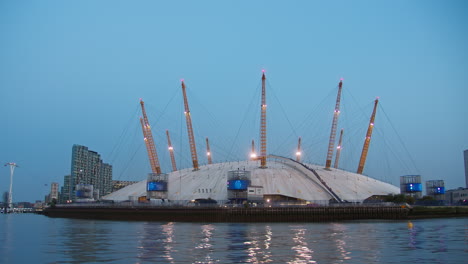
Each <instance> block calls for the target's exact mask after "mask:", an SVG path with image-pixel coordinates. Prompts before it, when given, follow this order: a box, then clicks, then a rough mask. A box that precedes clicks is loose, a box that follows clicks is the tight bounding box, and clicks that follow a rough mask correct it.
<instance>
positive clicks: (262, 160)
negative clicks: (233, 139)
mask: <svg viewBox="0 0 468 264" xmlns="http://www.w3.org/2000/svg"><path fill="white" fill-rule="evenodd" d="M265 80H266V78H265V70H262V105H261V117H260V157H259V158H260V168H262V169H265V168H266V167H267V166H266V158H267V157H266V151H267V150H266V148H267V137H266V136H267V134H266V133H267V130H266V129H267V128H266V125H267V124H266V108H267V105H266V88H265Z"/></svg>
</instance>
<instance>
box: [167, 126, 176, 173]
mask: <svg viewBox="0 0 468 264" xmlns="http://www.w3.org/2000/svg"><path fill="white" fill-rule="evenodd" d="M166 136H167V148H168V149H169V155H170V156H171V163H172V171H176V170H177V166H176V161H175V157H174V148H173V147H172V143H171V137H170V136H169V130H166Z"/></svg>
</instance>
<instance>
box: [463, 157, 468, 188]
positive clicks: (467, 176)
mask: <svg viewBox="0 0 468 264" xmlns="http://www.w3.org/2000/svg"><path fill="white" fill-rule="evenodd" d="M463 156H464V161H465V184H466V186H465V187H466V188H468V149H465V151H463Z"/></svg>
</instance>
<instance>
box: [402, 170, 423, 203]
mask: <svg viewBox="0 0 468 264" xmlns="http://www.w3.org/2000/svg"><path fill="white" fill-rule="evenodd" d="M400 193H401V194H404V195H409V196H412V197H414V198H416V199H419V198H421V197H422V183H421V175H405V176H400Z"/></svg>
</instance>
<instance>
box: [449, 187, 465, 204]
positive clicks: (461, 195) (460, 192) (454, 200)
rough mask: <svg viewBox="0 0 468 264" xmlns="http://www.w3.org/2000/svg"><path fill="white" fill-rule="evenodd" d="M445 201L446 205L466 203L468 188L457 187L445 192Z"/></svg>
mask: <svg viewBox="0 0 468 264" xmlns="http://www.w3.org/2000/svg"><path fill="white" fill-rule="evenodd" d="M445 203H446V204H448V205H468V188H461V187H460V188H458V189H453V190H448V191H446V192H445Z"/></svg>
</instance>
